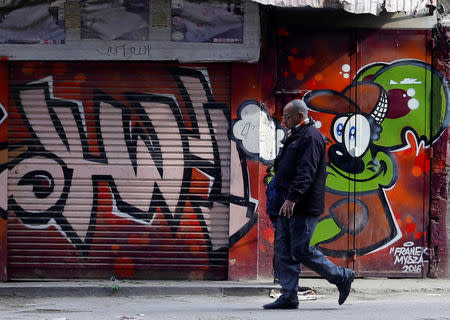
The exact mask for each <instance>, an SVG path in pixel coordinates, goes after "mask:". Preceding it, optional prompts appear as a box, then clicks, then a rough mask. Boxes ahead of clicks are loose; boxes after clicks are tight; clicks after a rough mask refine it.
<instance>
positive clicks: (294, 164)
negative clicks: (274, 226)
mask: <svg viewBox="0 0 450 320" xmlns="http://www.w3.org/2000/svg"><path fill="white" fill-rule="evenodd" d="M291 131H292V132H293V133H292V134H291V135H290V136H289V137H288V138H287V139H286V141H285V143H284V146H283V148H282V149H281V152H280V154H279V156H278V157H277V158H276V159H275V179H276V181H275V189H276V192H277V201H276V206H277V207H278V210H279V209H280V208H281V206H282V205H283V202H284V200H285V199H289V200H292V201H294V202H295V203H296V205H295V207H294V214H298V213H303V214H310V215H319V214H321V213H322V212H323V210H324V205H325V180H326V176H327V173H326V162H325V142H324V139H323V137H322V135H321V133H320V131H319V130H318V129H317V128H316V127H315V126H314V121H313V120H312V119H310V122H309V123H307V124H306V125H303V126H301V127H300V128H298V129H297V128H295V129H293V130H291Z"/></svg>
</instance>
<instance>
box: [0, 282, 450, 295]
mask: <svg viewBox="0 0 450 320" xmlns="http://www.w3.org/2000/svg"><path fill="white" fill-rule="evenodd" d="M299 286H301V287H302V290H307V289H312V290H313V291H314V292H315V293H317V294H319V295H321V294H337V289H336V286H334V285H332V284H329V283H328V282H327V281H326V280H323V279H320V278H300V281H299ZM279 288H280V287H279V286H278V285H276V284H273V283H271V282H270V281H269V280H256V281H162V280H161V281H156V280H142V281H141V280H115V281H107V280H84V281H39V282H3V283H0V296H16V297H59V296H112V295H115V296H133V295H136V296H151V295H157V296H164V295H226V296H251V295H253V296H254V295H269V292H271V290H274V291H277V289H279ZM404 293H419V294H420V293H424V294H450V278H444V279H410V278H409V279H387V278H356V279H355V282H354V283H353V285H352V294H355V295H359V296H365V295H390V294H404Z"/></svg>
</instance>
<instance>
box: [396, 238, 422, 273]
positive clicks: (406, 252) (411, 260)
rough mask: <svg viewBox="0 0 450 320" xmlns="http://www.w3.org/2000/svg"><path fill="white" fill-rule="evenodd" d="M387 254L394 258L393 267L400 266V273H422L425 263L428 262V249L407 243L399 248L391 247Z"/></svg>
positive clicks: (410, 242)
mask: <svg viewBox="0 0 450 320" xmlns="http://www.w3.org/2000/svg"><path fill="white" fill-rule="evenodd" d="M389 254H391V255H392V256H393V257H394V266H395V265H400V266H401V268H402V272H411V273H422V270H423V266H424V263H425V262H428V260H426V259H427V256H428V248H424V247H421V246H416V245H415V244H414V242H412V241H408V242H405V243H404V244H403V246H401V247H391V248H390V249H389Z"/></svg>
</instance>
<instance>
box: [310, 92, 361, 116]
mask: <svg viewBox="0 0 450 320" xmlns="http://www.w3.org/2000/svg"><path fill="white" fill-rule="evenodd" d="M303 101H304V102H305V103H306V105H307V106H308V108H310V109H311V110H314V111H318V112H325V113H333V114H344V113H349V112H355V111H357V110H358V108H357V106H356V105H355V104H354V103H353V101H351V100H350V99H349V98H348V97H346V96H344V95H342V94H341V93H339V92H337V91H334V90H314V91H310V92H308V93H307V94H306V95H305V96H304V97H303Z"/></svg>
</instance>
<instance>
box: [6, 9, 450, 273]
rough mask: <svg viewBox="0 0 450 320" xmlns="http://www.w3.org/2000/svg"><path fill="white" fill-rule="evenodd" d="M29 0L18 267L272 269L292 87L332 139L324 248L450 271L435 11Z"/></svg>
mask: <svg viewBox="0 0 450 320" xmlns="http://www.w3.org/2000/svg"><path fill="white" fill-rule="evenodd" d="M26 3H27V4H24V3H23V2H21V1H6V2H5V4H4V5H3V7H2V13H3V15H2V20H1V21H0V29H1V30H2V31H3V32H2V34H4V38H3V39H0V40H1V43H0V55H1V56H2V59H1V61H0V103H1V108H0V111H1V114H0V181H1V186H2V188H1V189H0V213H1V220H0V222H1V224H0V244H1V248H2V250H1V253H0V264H1V266H2V268H1V278H2V279H3V280H23V279H87V278H91V279H92V278H94V279H98V278H100V279H104V278H110V277H111V276H114V277H117V278H125V279H128V278H131V279H216V280H225V279H230V280H231V279H255V278H265V277H270V275H271V273H272V257H273V230H272V226H271V222H270V220H269V217H268V216H267V215H266V213H265V202H266V195H265V189H266V185H267V183H268V181H270V179H271V178H272V177H273V172H272V170H271V165H272V163H273V160H274V159H275V156H276V154H277V152H278V150H279V149H280V147H281V146H282V143H283V139H284V133H285V131H284V129H283V127H282V124H281V122H280V120H281V110H282V107H283V105H284V104H285V103H286V102H287V101H289V100H290V99H293V98H300V99H304V100H305V101H306V102H307V104H308V106H309V108H310V111H309V113H310V116H312V117H313V118H314V119H315V120H316V126H317V127H318V128H319V129H320V130H321V132H322V134H323V135H324V137H325V139H326V141H327V154H328V168H327V170H328V173H329V174H328V177H327V193H326V210H325V212H324V213H323V214H322V216H321V218H320V222H319V224H318V227H317V229H316V231H315V234H314V236H313V239H312V243H311V245H316V246H318V247H319V248H320V249H321V250H322V251H323V252H324V253H325V254H326V255H327V256H328V257H330V259H332V260H333V261H335V262H336V263H338V264H340V265H345V266H349V267H352V268H354V269H355V270H356V271H357V274H358V276H382V277H387V276H389V277H436V276H438V277H442V276H446V275H447V273H448V270H447V269H448V246H447V237H448V232H447V231H446V217H447V190H446V186H447V183H446V155H447V140H448V134H447V125H448V121H449V110H450V108H449V102H448V99H449V97H448V95H449V89H448V83H447V78H448V48H446V47H445V45H446V44H447V43H448V42H447V40H446V39H447V38H446V32H445V30H446V29H445V28H442V27H438V24H437V19H436V15H435V14H430V12H428V11H427V12H426V13H420V14H419V13H416V16H415V17H412V16H411V15H410V14H411V13H409V14H394V13H388V12H375V13H374V14H363V13H361V14H355V13H348V12H346V11H344V10H342V9H336V8H317V9H312V8H304V7H302V8H281V7H277V6H268V5H258V4H257V3H255V2H251V1H223V2H221V3H220V5H218V4H217V2H205V1H170V2H169V1H103V2H102V1H100V2H98V1H97V2H95V1H94V2H90V1H87V2H86V3H81V2H79V1H52V2H50V3H49V2H47V1H32V2H29V1H28V2H26ZM344 9H346V10H347V11H351V10H350V9H351V8H350V9H349V8H344ZM426 9H427V10H429V9H430V8H428V7H427V8H426ZM354 10H357V8H356V7H355V8H354ZM31 13H34V14H35V15H38V13H39V15H38V17H36V18H35V19H34V20H33V19H29V20H27V21H28V22H27V23H21V22H20V21H22V20H23V17H25V16H26V15H30V17H33V16H31ZM375 14H377V15H375ZM21 19H22V20H21ZM30 21H31V22H30ZM18 25H19V26H20V27H17V26H18ZM304 274H305V275H307V276H315V275H314V274H313V273H312V272H310V271H308V270H305V272H304Z"/></svg>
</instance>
